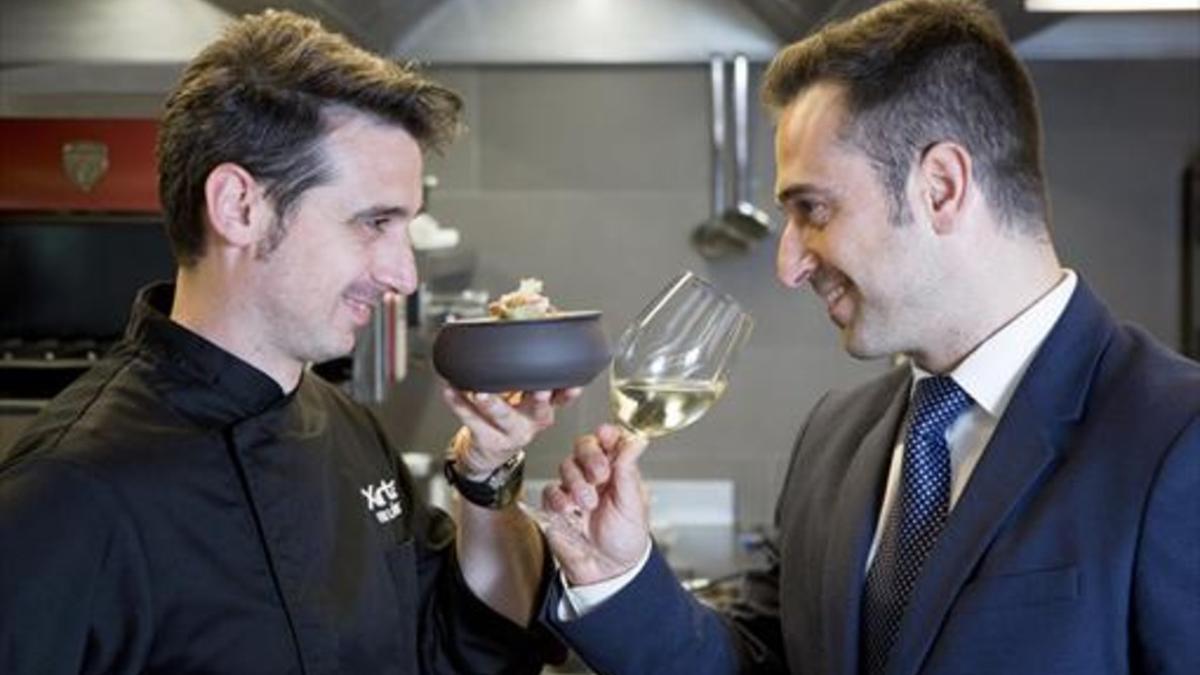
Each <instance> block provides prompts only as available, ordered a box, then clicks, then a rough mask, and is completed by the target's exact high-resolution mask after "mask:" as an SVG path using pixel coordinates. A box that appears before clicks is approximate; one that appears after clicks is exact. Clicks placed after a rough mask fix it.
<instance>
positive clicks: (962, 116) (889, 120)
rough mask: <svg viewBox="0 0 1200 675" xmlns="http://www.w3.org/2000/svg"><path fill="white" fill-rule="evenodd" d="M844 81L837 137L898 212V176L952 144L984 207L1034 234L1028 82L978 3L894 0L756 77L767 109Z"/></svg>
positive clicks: (1042, 207)
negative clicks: (932, 149)
mask: <svg viewBox="0 0 1200 675" xmlns="http://www.w3.org/2000/svg"><path fill="white" fill-rule="evenodd" d="M816 82H833V83H837V84H839V85H841V86H843V87H844V90H845V92H846V98H845V101H846V108H847V112H848V115H849V119H848V121H847V124H846V128H845V129H844V130H843V136H844V137H845V139H846V140H848V141H849V142H850V143H851V144H852V145H854V146H855V147H857V148H859V149H860V150H862V151H863V152H864V153H866V155H867V156H868V157H869V158H870V159H871V161H872V163H873V164H874V165H875V167H876V170H877V172H878V173H879V175H880V177H881V179H882V180H883V182H884V185H885V187H886V188H887V190H888V193H889V197H890V199H891V208H892V220H893V221H894V222H896V223H903V222H905V221H906V220H907V218H908V210H907V209H906V208H905V207H904V184H905V180H906V179H907V176H908V173H909V171H910V169H911V167H912V163H913V161H914V160H916V159H918V158H919V157H920V155H921V153H922V152H923V151H924V150H925V149H927V148H928V147H929V146H930V145H932V144H934V143H937V142H939V141H954V142H956V143H959V144H961V145H962V146H964V147H965V148H966V149H967V151H968V152H970V154H971V157H972V159H973V166H974V174H975V177H976V178H977V180H978V181H979V183H980V186H981V189H982V190H983V193H984V195H985V197H986V199H987V200H988V203H989V204H990V205H991V206H992V208H993V209H994V210H995V211H996V212H997V213H998V215H999V216H1000V218H1001V219H1002V220H1003V221H1005V222H1006V223H1008V224H1010V225H1016V226H1023V227H1028V228H1030V229H1031V230H1032V232H1033V233H1040V232H1042V231H1043V228H1044V227H1045V226H1046V225H1047V220H1048V213H1047V210H1048V205H1047V198H1046V192H1045V185H1044V180H1043V172H1042V147H1041V145H1042V143H1041V129H1040V126H1039V121H1038V111H1037V101H1036V98H1035V95H1034V90H1033V85H1032V83H1031V82H1030V79H1029V75H1028V73H1026V71H1025V69H1024V67H1023V66H1022V65H1021V63H1020V62H1019V61H1018V60H1017V57H1016V55H1015V54H1014V53H1013V51H1012V48H1011V47H1010V46H1009V43H1008V40H1007V39H1006V38H1005V35H1004V31H1003V29H1002V28H1001V26H1000V23H999V21H998V20H997V18H996V17H995V15H994V14H992V12H991V11H990V10H989V9H987V7H985V6H984V5H983V4H982V3H981V2H978V1H977V0H896V1H894V2H888V3H885V4H882V5H880V6H878V7H875V8H873V9H871V10H870V11H867V12H865V13H863V14H860V15H858V16H856V17H854V18H852V19H849V20H845V21H842V22H838V23H834V24H831V25H829V26H826V27H825V28H823V29H822V30H820V31H819V32H817V33H816V34H814V35H812V36H810V37H808V38H806V39H804V40H802V41H800V42H797V43H795V44H793V45H790V46H788V47H787V48H786V49H784V50H783V51H782V52H780V53H779V54H778V55H777V56H776V57H775V59H774V60H773V61H772V63H771V65H770V67H769V68H768V70H767V73H766V75H765V76H764V80H763V92H762V95H763V102H764V103H765V104H766V105H767V106H768V107H769V108H771V109H773V110H775V111H779V110H782V109H783V108H785V107H787V106H788V105H789V104H790V103H792V102H793V101H794V100H795V99H796V98H797V97H798V96H799V95H800V94H801V93H802V92H803V91H804V90H805V89H806V88H807V87H808V86H809V85H811V84H814V83H816Z"/></svg>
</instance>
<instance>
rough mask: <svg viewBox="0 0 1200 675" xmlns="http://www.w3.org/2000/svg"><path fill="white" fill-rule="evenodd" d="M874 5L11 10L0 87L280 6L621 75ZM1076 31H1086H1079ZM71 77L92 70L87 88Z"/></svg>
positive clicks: (417, 48)
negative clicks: (618, 70)
mask: <svg viewBox="0 0 1200 675" xmlns="http://www.w3.org/2000/svg"><path fill="white" fill-rule="evenodd" d="M874 4H877V0H171V1H170V2H163V0H103V1H102V2H100V1H97V0H0V85H8V86H9V87H11V86H12V85H13V84H15V83H14V82H13V80H12V79H11V78H12V77H13V76H14V73H13V71H14V70H22V69H28V68H31V67H32V68H44V67H46V66H51V67H54V68H57V69H61V68H62V67H64V66H66V67H68V75H69V76H70V77H67V78H66V79H68V80H71V79H73V78H76V77H77V78H78V79H79V80H83V81H84V82H83V83H84V84H86V83H87V80H89V79H90V74H91V72H92V71H96V70H97V69H103V68H106V67H110V66H114V65H116V66H130V65H134V66H141V67H147V66H162V67H173V68H174V69H177V68H178V67H179V66H180V65H181V64H183V63H184V62H186V61H188V60H189V59H190V58H191V57H192V56H194V55H195V53H196V51H197V50H198V49H199V47H200V46H201V45H203V44H206V43H207V42H208V41H210V40H211V39H212V38H213V37H215V36H216V34H217V32H218V31H219V30H220V28H221V27H222V26H224V25H225V24H227V23H228V22H230V21H232V20H233V17H235V16H238V15H241V14H244V13H248V12H257V11H261V10H262V9H264V8H267V7H278V8H284V9H291V10H294V11H297V12H299V13H302V14H307V15H311V16H315V17H317V18H319V19H321V21H322V22H324V23H325V24H326V25H327V26H328V27H330V28H332V29H334V30H338V31H340V32H343V33H346V34H347V35H349V36H350V37H352V38H353V39H354V40H356V41H357V42H359V43H361V44H363V45H364V46H366V47H368V48H370V49H373V50H375V51H378V52H382V53H387V54H390V55H392V56H395V57H397V58H403V59H417V60H420V61H424V62H428V63H433V64H436V65H442V64H446V65H491V64H499V65H523V64H539V65H556V64H564V65H575V64H613V65H622V64H662V63H694V64H702V63H705V62H707V60H708V58H709V56H710V55H711V54H713V53H727V54H729V53H735V52H741V53H745V54H747V55H749V57H750V58H751V59H752V60H753V61H757V62H762V61H765V60H767V59H768V58H770V57H771V55H773V54H774V53H775V51H776V50H778V48H779V47H780V46H782V45H784V44H787V43H789V42H792V41H794V40H796V39H799V38H801V37H803V36H804V35H806V34H808V33H809V32H811V31H812V30H813V29H814V28H816V27H817V26H819V25H821V24H823V23H825V22H827V21H829V20H830V19H833V18H839V17H845V16H849V15H852V14H855V13H857V12H859V11H861V10H863V9H866V8H868V7H870V6H872V5H874ZM989 4H990V5H991V6H992V7H993V8H994V9H995V10H996V11H997V12H998V13H999V15H1000V18H1001V19H1002V21H1003V22H1004V24H1005V26H1006V28H1007V30H1008V32H1009V35H1010V37H1011V38H1012V39H1013V41H1014V42H1015V43H1016V44H1017V46H1018V50H1019V51H1020V50H1021V47H1022V44H1023V43H1024V42H1026V41H1027V40H1029V39H1032V38H1037V40H1035V41H1034V42H1033V44H1032V45H1031V46H1032V49H1030V50H1028V55H1029V56H1032V57H1033V58H1039V57H1048V58H1114V57H1117V58H1179V57H1180V56H1184V57H1186V56H1188V55H1192V54H1195V53H1196V52H1197V51H1200V47H1198V46H1197V44H1200V40H1196V39H1195V37H1194V36H1195V35H1196V34H1200V31H1198V30H1195V29H1197V27H1198V26H1200V21H1198V15H1200V13H1196V12H1185V13H1179V12H1176V13H1173V14H1174V16H1171V17H1158V16H1151V15H1149V14H1141V15H1129V14H1125V15H1122V16H1117V17H1103V18H1105V19H1106V22H1104V23H1101V22H1097V21H1091V22H1090V23H1084V22H1083V20H1085V19H1090V18H1094V17H1088V16H1085V15H1071V14H1054V13H1039V12H1028V11H1026V10H1025V6H1024V0H991V1H990V2H989ZM1180 14H1183V16H1180ZM1167 22H1169V23H1170V25H1169V26H1168V25H1166V24H1167ZM1075 23H1080V26H1079V27H1078V28H1075V29H1072V25H1073V24H1075ZM1050 28H1052V29H1054V30H1047V29H1050ZM1064 45H1065V47H1066V48H1065V49H1064ZM1113 45H1121V46H1122V49H1120V50H1115V49H1113V47H1112V46H1113ZM70 68H76V69H79V68H82V69H83V70H84V71H88V72H86V73H84V74H83V75H78V76H76V75H73V73H74V72H75V71H73V70H69V69H70ZM142 69H144V68H142ZM142 69H139V73H138V74H137V75H135V76H131V77H126V78H124V80H126V82H124V83H118V84H115V85H113V88H116V89H119V88H120V87H122V86H125V85H127V84H129V82H128V80H132V81H133V85H134V86H139V85H140V84H141V83H142V82H146V81H149V82H153V83H154V84H153V85H147V86H157V85H158V84H159V83H160V78H158V77H149V78H147V77H144V76H143V75H142V74H141V70H142ZM22 77H24V76H22ZM10 90H11V89H10Z"/></svg>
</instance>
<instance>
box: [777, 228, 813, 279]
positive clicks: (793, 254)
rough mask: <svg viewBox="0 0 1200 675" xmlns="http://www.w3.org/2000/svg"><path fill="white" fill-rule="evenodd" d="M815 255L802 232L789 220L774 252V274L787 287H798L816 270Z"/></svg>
mask: <svg viewBox="0 0 1200 675" xmlns="http://www.w3.org/2000/svg"><path fill="white" fill-rule="evenodd" d="M818 266H819V262H818V260H817V257H816V256H815V255H814V254H813V252H812V250H811V249H810V248H809V246H808V245H807V242H806V241H805V236H804V232H803V231H802V230H801V229H800V228H799V227H796V225H795V223H794V222H792V221H791V220H789V221H788V223H787V226H786V227H784V229H783V234H781V235H780V236H779V248H778V250H776V252H775V275H776V276H777V277H779V282H780V283H782V284H783V285H784V286H787V287H788V288H798V287H799V286H800V285H802V284H804V283H805V282H806V281H808V279H809V278H810V277H811V276H812V275H813V273H814V272H815V271H816V270H817V267H818Z"/></svg>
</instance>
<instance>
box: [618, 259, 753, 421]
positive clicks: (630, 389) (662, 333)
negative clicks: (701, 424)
mask: <svg viewBox="0 0 1200 675" xmlns="http://www.w3.org/2000/svg"><path fill="white" fill-rule="evenodd" d="M753 327H754V321H753V319H751V318H750V315H749V314H747V313H746V312H745V311H743V310H742V308H741V307H740V306H738V303H737V302H736V301H735V300H734V299H733V298H731V297H729V296H728V295H726V294H724V293H721V292H720V291H718V290H717V289H715V288H713V286H712V285H711V284H709V283H708V282H707V281H705V280H704V279H701V278H700V277H698V276H696V275H695V274H693V273H691V272H683V273H682V274H680V275H679V276H677V277H676V278H675V279H674V280H673V281H672V282H671V283H670V284H668V285H667V287H666V288H665V289H664V290H663V291H662V292H661V293H659V295H658V296H657V297H656V298H655V299H654V301H653V302H651V303H650V304H649V305H648V306H647V307H646V308H645V309H644V310H642V313H641V314H639V315H638V317H637V318H636V319H635V320H634V321H633V323H632V324H630V326H629V328H627V329H626V330H625V332H624V333H623V334H622V335H621V338H620V339H619V340H618V341H617V346H616V349H615V350H614V354H613V362H612V366H611V373H610V384H611V390H612V396H611V402H612V412H613V416H614V417H616V418H617V420H618V421H619V422H620V423H621V425H622V426H624V427H625V428H626V429H629V430H630V431H633V432H634V433H637V434H640V435H642V436H644V437H647V438H656V437H658V436H662V435H664V434H668V433H671V432H674V431H678V430H680V429H682V428H684V427H686V426H688V425H690V424H692V423H693V422H695V421H696V420H698V419H700V417H701V416H702V415H704V413H705V412H706V411H707V410H708V409H709V407H711V406H712V404H714V403H716V401H717V399H718V398H720V397H721V394H722V393H723V392H724V391H725V386H726V383H727V382H728V373H729V368H730V366H731V365H732V363H733V359H734V357H735V356H736V355H737V353H738V351H739V350H740V349H741V347H742V345H743V344H745V342H746V339H747V338H748V337H749V336H750V332H751V330H752V329H753Z"/></svg>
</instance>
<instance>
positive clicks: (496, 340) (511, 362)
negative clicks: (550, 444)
mask: <svg viewBox="0 0 1200 675" xmlns="http://www.w3.org/2000/svg"><path fill="white" fill-rule="evenodd" d="M610 358H612V357H611V354H610V353H609V350H608V340H606V339H605V337H604V331H603V330H602V329H601V327H600V312H564V313H561V314H557V315H555V316H553V317H550V318H546V319H519V320H512V321H498V320H495V319H467V320H463V321H452V322H450V323H447V324H446V325H444V326H442V328H441V330H440V331H438V335H437V339H435V340H434V343H433V367H434V368H436V369H437V371H438V373H439V374H441V376H442V377H444V378H446V381H447V382H449V383H450V384H451V385H452V386H453V387H455V388H456V389H461V390H464V391H487V392H500V391H539V390H542V389H563V388H566V387H581V386H583V385H585V384H587V383H588V382H591V381H592V378H594V377H596V375H597V374H598V373H599V372H600V371H601V370H603V369H604V367H605V366H606V365H608V362H609V359H610Z"/></svg>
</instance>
